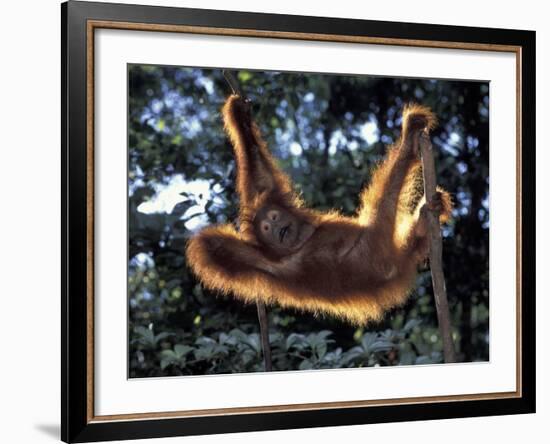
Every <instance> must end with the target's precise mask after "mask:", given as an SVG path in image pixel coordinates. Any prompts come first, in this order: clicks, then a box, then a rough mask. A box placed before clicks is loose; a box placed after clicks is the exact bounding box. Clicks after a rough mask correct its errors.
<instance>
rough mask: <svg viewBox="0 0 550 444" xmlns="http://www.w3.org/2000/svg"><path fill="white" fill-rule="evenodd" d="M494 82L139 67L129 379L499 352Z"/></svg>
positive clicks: (132, 126)
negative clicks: (492, 256)
mask: <svg viewBox="0 0 550 444" xmlns="http://www.w3.org/2000/svg"><path fill="white" fill-rule="evenodd" d="M489 90H490V88H489V82H488V81H487V80H484V79H467V80H464V79H461V80H449V79H441V78H412V77H411V78H408V77H391V76H380V75H368V74H363V75H357V74H349V75H348V74H342V73H337V74H336V73H330V72H322V73H320V72H291V71H272V70H251V69H235V68H231V69H225V68H224V67H223V66H222V67H219V68H212V67H208V68H206V67H200V66H174V65H155V64H138V63H128V65H127V104H128V106H127V110H128V115H127V142H128V144H127V165H128V171H127V198H128V199H127V211H128V227H127V251H128V256H127V257H128V268H127V270H128V281H127V283H128V284H127V289H128V294H127V302H128V323H127V329H128V356H127V363H128V377H129V378H131V379H132V378H158V377H175V376H180V377H185V376H201V375H219V374H234V373H252V372H266V371H274V372H285V371H286V372H289V371H316V370H318V369H343V368H348V369H349V368H364V367H384V366H413V365H423V366H427V365H439V364H445V363H446V362H460V363H471V362H488V361H490V357H491V355H490V346H491V344H490V340H489V337H490V335H489V333H490V331H489V321H490V319H489V306H490V300H489V231H490V224H489V220H490V215H489V200H490V189H489V123H490V105H489V103H490V97H489ZM426 152H431V153H433V159H434V161H435V184H436V185H437V188H436V191H435V192H430V193H428V194H427V193H426V191H425V186H426V187H427V186H428V179H429V177H430V174H428V171H427V170H428V168H429V167H428V166H426V164H425V161H426V159H425V158H424V156H423V155H422V153H426ZM429 157H432V156H429ZM432 175H433V171H432ZM425 181H426V183H425ZM431 181H432V182H433V177H432V179H431ZM435 184H434V183H432V184H431V186H435ZM426 189H429V188H426ZM438 222H439V223H438ZM439 227H440V228H439ZM431 228H434V229H435V231H437V232H438V233H439V232H440V233H441V237H442V252H441V259H442V261H441V264H435V263H434V260H430V247H431V246H432V245H433V242H436V241H434V240H433V234H434V230H432V229H431ZM430 262H432V263H430ZM437 262H439V261H437ZM436 265H437V266H436ZM434 269H439V273H440V274H439V275H438V276H441V277H443V276H444V280H442V281H441V280H440V281H439V284H436V283H435V282H436V280H435V279H436V277H434V276H433V275H434V274H435V273H434ZM433 279H434V280H433ZM441 284H442V285H441ZM436 285H439V286H442V288H443V291H444V290H446V298H445V301H444V302H447V301H448V308H447V307H443V308H444V309H443V310H442V312H443V315H445V312H446V313H447V319H446V320H445V319H443V321H442V320H441V319H439V318H440V317H441V312H438V310H437V304H436V300H435V299H434V293H438V291H435V290H437V289H435V290H434V286H436ZM439 308H440V311H441V307H439ZM445 326H446V327H447V330H448V331H447V332H446V333H447V335H448V342H447V352H449V353H450V352H452V359H445V358H446V350H445V337H444V335H445ZM442 327H443V328H442ZM449 347H450V351H449ZM447 358H448V355H447Z"/></svg>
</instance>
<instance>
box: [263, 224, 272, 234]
mask: <svg viewBox="0 0 550 444" xmlns="http://www.w3.org/2000/svg"><path fill="white" fill-rule="evenodd" d="M270 228H271V225H269V222H262V231H263V232H264V233H267V232H268V231H269V230H270Z"/></svg>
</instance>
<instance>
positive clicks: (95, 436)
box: [61, 1, 536, 442]
mask: <svg viewBox="0 0 550 444" xmlns="http://www.w3.org/2000/svg"><path fill="white" fill-rule="evenodd" d="M90 21H109V22H123V23H130V24H131V23H139V24H156V25H164V26H181V25H184V26H193V27H208V28H224V29H234V30H260V31H265V32H279V33H291V34H292V33H303V34H314V35H331V36H353V37H362V36H367V37H370V38H373V39H387V41H391V40H392V39H397V40H410V41H425V42H439V43H440V44H441V45H440V46H442V47H445V46H449V47H450V45H451V44H454V42H461V43H463V44H482V45H509V46H513V47H516V48H518V51H519V52H518V54H520V55H521V63H520V67H519V71H518V74H519V75H520V78H521V90H520V91H519V97H520V98H521V101H520V105H521V107H520V108H521V111H520V112H521V115H520V118H521V117H522V116H525V117H524V118H521V137H520V141H519V144H520V145H519V153H520V156H521V157H520V162H519V164H520V165H521V171H520V177H521V184H520V193H519V195H518V199H520V201H518V203H520V213H521V233H520V238H521V239H520V241H521V249H520V251H521V257H520V258H519V263H520V266H521V275H520V277H521V282H520V286H519V291H520V292H521V295H523V296H522V297H521V299H520V301H521V307H519V308H520V310H519V312H520V313H521V318H520V319H519V323H520V325H521V329H520V330H519V331H518V335H519V337H520V338H521V339H520V343H519V347H520V349H521V353H520V355H519V356H520V361H519V363H518V365H519V366H520V368H521V371H520V372H519V375H520V379H519V382H520V384H521V393H520V394H519V396H515V397H509V398H506V397H502V398H499V399H473V400H464V401H458V402H457V401H456V400H449V401H441V402H436V403H433V402H431V403H407V404H389V405H376V406H364V407H353V408H352V407H335V408H323V409H318V410H311V409H310V410H304V411H276V412H275V411H274V412H254V413H237V414H231V415H203V416H195V417H173V418H153V417H152V418H150V419H137V420H136V419H128V420H116V421H115V420H113V421H98V420H95V419H94V418H93V414H92V415H90V408H91V407H90V405H91V403H92V400H91V399H90V383H89V381H90V374H91V373H93V366H90V361H89V359H88V355H89V343H90V335H93V311H90V306H89V303H88V299H87V295H88V293H89V292H90V291H93V288H92V290H91V289H90V285H91V284H90V269H89V266H90V251H89V238H90V231H89V230H90V217H91V215H90V193H89V191H90V190H89V188H90V184H93V182H90V181H89V168H90V162H89V157H88V152H87V147H88V145H89V142H90V140H89V139H90V137H91V136H90V133H89V131H88V128H89V127H88V119H89V118H90V112H91V111H90V109H89V108H88V101H87V94H88V92H87V80H88V77H89V75H90V71H89V65H88V58H89V56H90V53H89V51H88V48H87V39H88V33H89V32H90V28H89V26H88V24H89V22H90ZM61 23H62V39H61V40H62V42H61V53H62V58H61V59H62V67H61V68H62V69H61V72H62V79H61V83H62V96H61V104H62V124H61V135H62V160H61V162H62V164H61V171H62V173H61V183H62V210H61V211H62V214H61V220H62V245H61V248H62V275H61V283H62V295H61V300H62V308H61V309H62V313H61V319H62V325H61V330H62V339H61V340H62V342H61V345H62V347H61V349H62V357H61V359H62V362H61V364H62V365H61V368H62V374H61V379H62V383H61V398H62V410H61V435H62V436H61V438H62V440H63V441H65V442H90V441H103V440H121V439H138V438H155V437H169V436H180V435H198V434H213V433H230V432H243V431H260V430H278V429H290V428H307V427H321V426H336V425H353V424H370V423H383V422H395V421H413V420H428V419H441V418H459V417H474V416H486V415H509V414H519V413H533V412H535V108H536V107H535V32H533V31H519V30H505V29H488V28H473V27H460V26H442V25H425V24H412V23H396V22H381V21H366V20H355V19H336V18H320V17H306V16H290V15H275V14H259V13H243V12H229V11H213V10H200V9H184V8H168V7H153V6H136V5H123V4H108V3H91V2H79V1H69V2H66V3H63V4H62V5H61ZM496 167H497V168H498V162H497V164H496ZM91 317H92V319H91ZM92 408H93V404H92Z"/></svg>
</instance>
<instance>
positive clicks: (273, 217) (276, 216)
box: [267, 210, 279, 221]
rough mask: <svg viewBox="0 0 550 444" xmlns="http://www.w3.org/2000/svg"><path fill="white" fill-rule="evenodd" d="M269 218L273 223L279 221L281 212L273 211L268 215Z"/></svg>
mask: <svg viewBox="0 0 550 444" xmlns="http://www.w3.org/2000/svg"><path fill="white" fill-rule="evenodd" d="M267 217H268V218H269V219H271V220H272V221H276V220H278V219H279V212H278V211H277V210H271V211H269V212H268V213H267Z"/></svg>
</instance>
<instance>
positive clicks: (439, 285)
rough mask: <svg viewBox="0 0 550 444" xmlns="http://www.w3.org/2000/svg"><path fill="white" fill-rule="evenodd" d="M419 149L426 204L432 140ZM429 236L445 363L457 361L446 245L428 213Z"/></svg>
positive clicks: (431, 180) (431, 182)
mask: <svg viewBox="0 0 550 444" xmlns="http://www.w3.org/2000/svg"><path fill="white" fill-rule="evenodd" d="M420 150H421V155H422V170H423V174H424V194H425V196H426V201H428V200H430V199H432V197H433V196H434V195H435V193H436V174H435V162H434V156H433V149H432V143H431V141H430V139H429V137H421V138H420ZM428 223H429V235H430V270H431V273H432V283H433V290H434V299H435V307H436V310H437V320H438V323H439V331H440V333H441V338H442V341H443V356H444V358H445V362H456V355H455V348H454V344H453V336H452V329H451V316H450V313H449V302H448V300H447V288H446V286H445V276H444V274H443V259H442V256H443V242H442V239H441V228H440V226H439V215H437V214H434V213H433V212H431V211H428Z"/></svg>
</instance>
